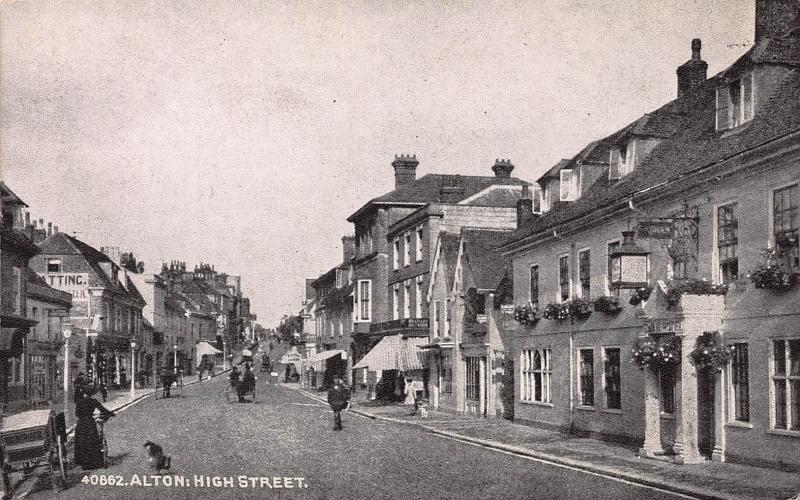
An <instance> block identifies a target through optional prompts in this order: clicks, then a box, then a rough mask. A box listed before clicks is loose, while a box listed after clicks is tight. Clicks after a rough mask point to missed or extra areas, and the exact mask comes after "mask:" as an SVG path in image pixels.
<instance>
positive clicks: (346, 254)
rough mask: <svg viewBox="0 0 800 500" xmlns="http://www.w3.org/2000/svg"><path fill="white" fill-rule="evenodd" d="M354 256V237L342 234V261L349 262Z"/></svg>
mask: <svg viewBox="0 0 800 500" xmlns="http://www.w3.org/2000/svg"><path fill="white" fill-rule="evenodd" d="M355 256H356V237H355V236H342V262H350V261H351V260H352V259H353V257H355Z"/></svg>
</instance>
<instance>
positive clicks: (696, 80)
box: [677, 38, 708, 97]
mask: <svg viewBox="0 0 800 500" xmlns="http://www.w3.org/2000/svg"><path fill="white" fill-rule="evenodd" d="M702 47H703V42H701V41H700V39H699V38H695V39H694V40H692V58H691V59H689V60H688V61H686V62H685V63H683V64H681V65H680V66H678V70H677V73H678V97H683V96H685V95H689V94H691V93H692V92H694V90H695V89H697V88H698V87H700V85H702V84H703V82H705V81H706V77H707V74H708V64H707V63H706V62H705V61H704V60H703V59H702V58H701V57H700V49H701V48H702Z"/></svg>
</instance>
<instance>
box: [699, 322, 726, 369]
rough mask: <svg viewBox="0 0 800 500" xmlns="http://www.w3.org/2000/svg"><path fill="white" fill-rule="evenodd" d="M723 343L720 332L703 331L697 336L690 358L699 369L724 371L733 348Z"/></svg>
mask: <svg viewBox="0 0 800 500" xmlns="http://www.w3.org/2000/svg"><path fill="white" fill-rule="evenodd" d="M732 349H733V347H728V346H726V345H724V344H723V343H722V340H721V338H720V334H719V332H716V331H714V332H703V333H702V334H701V335H700V336H699V337H697V343H696V344H695V347H694V350H692V352H690V353H689V359H690V360H691V361H692V364H693V365H694V366H695V367H696V368H697V371H702V370H714V371H722V369H723V368H725V367H726V366H727V365H728V361H730V359H731V350H732Z"/></svg>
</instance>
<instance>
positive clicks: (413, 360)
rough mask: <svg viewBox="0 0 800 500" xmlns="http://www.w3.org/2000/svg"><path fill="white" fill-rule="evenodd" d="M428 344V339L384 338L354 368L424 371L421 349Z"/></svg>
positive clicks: (390, 336) (395, 336) (393, 336)
mask: <svg viewBox="0 0 800 500" xmlns="http://www.w3.org/2000/svg"><path fill="white" fill-rule="evenodd" d="M427 343H428V338H427V337H408V338H406V339H403V337H402V335H389V336H387V337H383V338H382V339H381V341H380V342H378V344H377V345H376V346H375V347H373V348H372V350H371V351H369V352H368V353H367V355H366V356H364V358H363V359H362V360H361V361H359V362H358V363H357V364H356V365H355V366H354V367H353V368H355V369H358V368H367V369H368V370H369V371H378V370H401V371H404V372H408V371H412V370H422V369H423V368H424V365H423V356H424V355H425V354H424V352H423V351H422V349H421V347H422V346H423V345H426V344H427Z"/></svg>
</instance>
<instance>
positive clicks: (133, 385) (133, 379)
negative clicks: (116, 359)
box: [129, 344, 136, 401]
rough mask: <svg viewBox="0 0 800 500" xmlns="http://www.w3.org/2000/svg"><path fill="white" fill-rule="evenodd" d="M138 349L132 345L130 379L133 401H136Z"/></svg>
mask: <svg viewBox="0 0 800 500" xmlns="http://www.w3.org/2000/svg"><path fill="white" fill-rule="evenodd" d="M135 356H136V347H135V345H133V344H131V369H130V373H129V375H130V379H131V401H133V400H134V399H136V376H135V374H136V357H135Z"/></svg>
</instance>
